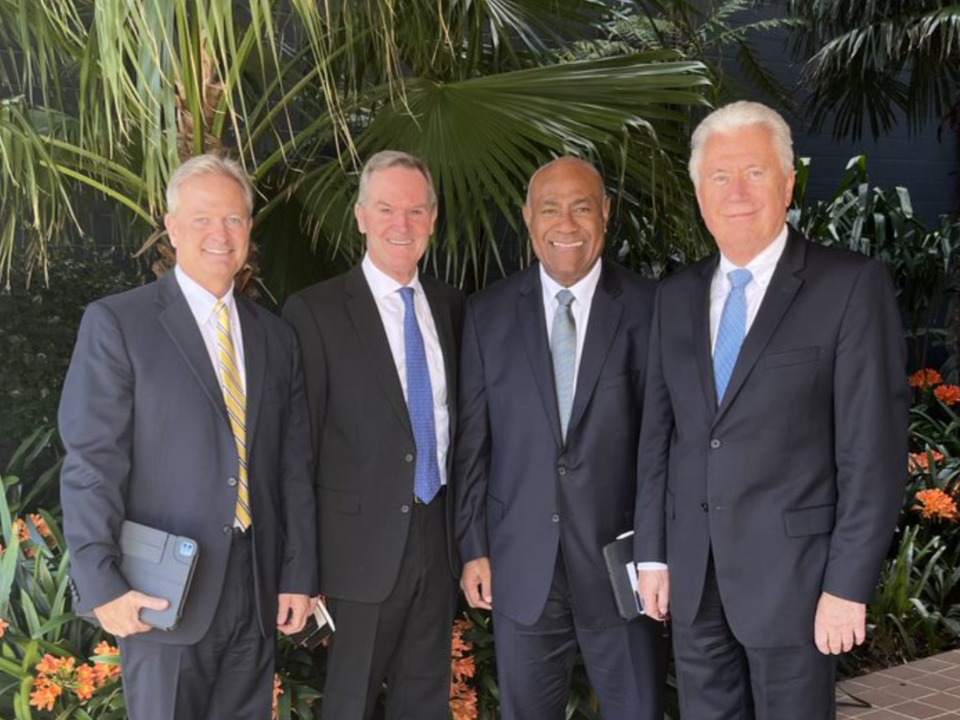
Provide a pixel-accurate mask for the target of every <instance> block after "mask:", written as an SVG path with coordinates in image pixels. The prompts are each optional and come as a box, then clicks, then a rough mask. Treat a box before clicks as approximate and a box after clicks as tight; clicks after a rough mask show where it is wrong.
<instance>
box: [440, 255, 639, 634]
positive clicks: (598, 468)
mask: <svg viewBox="0 0 960 720" xmlns="http://www.w3.org/2000/svg"><path fill="white" fill-rule="evenodd" d="M653 295H654V284H653V283H652V282H651V281H649V280H645V279H643V278H641V277H639V276H638V275H636V274H634V273H632V272H630V271H628V270H626V269H624V268H622V267H619V266H617V265H615V264H614V263H612V262H610V261H607V260H604V261H603V268H602V273H601V277H600V281H599V283H598V285H597V289H596V293H595V295H594V297H593V304H592V307H591V310H590V321H589V323H588V326H587V335H586V338H585V340H584V346H583V353H582V357H581V360H580V366H579V371H578V376H577V387H576V389H575V394H574V400H573V409H572V411H571V417H570V423H569V428H568V431H567V442H566V443H564V442H563V439H562V438H561V434H560V420H559V415H558V411H557V401H556V393H555V389H554V381H553V366H552V362H551V359H550V349H549V345H548V341H547V330H546V321H545V319H544V308H543V294H542V290H541V284H540V267H539V265H538V264H536V263H535V264H534V265H533V266H531V267H530V268H528V269H527V270H525V271H523V272H521V273H519V274H518V275H515V276H513V277H510V278H507V279H505V280H502V281H500V282H498V283H497V284H495V285H493V286H491V287H490V288H488V289H486V290H484V291H482V292H479V293H477V294H476V295H474V296H473V297H471V298H470V299H469V301H468V303H467V319H466V322H465V328H464V340H463V348H462V355H461V357H462V361H461V372H460V428H459V432H458V435H457V452H456V471H455V478H456V481H455V482H456V500H457V516H456V531H457V540H458V544H459V547H460V554H461V557H462V559H463V560H464V561H467V560H472V559H475V558H478V557H489V558H490V561H491V564H492V570H493V596H494V601H493V602H494V607H495V608H496V609H497V612H500V613H503V614H504V615H506V616H508V617H510V618H511V619H513V620H515V621H516V622H519V623H523V624H530V623H532V622H534V621H535V620H536V619H537V618H538V617H539V616H540V613H541V612H542V610H543V607H544V603H545V601H546V598H547V593H548V592H549V589H550V584H551V581H552V579H553V573H554V568H555V564H556V558H557V551H558V548H559V547H561V546H562V548H563V557H564V560H565V563H566V568H567V574H568V577H569V582H570V588H571V591H572V593H573V605H574V607H576V609H577V612H578V621H580V622H582V623H583V624H584V625H585V626H594V627H603V626H608V625H612V624H615V623H620V622H622V620H620V618H619V616H618V615H617V610H616V606H615V603H614V599H613V593H612V591H611V589H610V582H609V579H608V578H607V574H606V570H605V566H604V561H603V557H602V547H603V546H604V545H605V544H607V543H609V542H611V541H612V540H613V539H614V538H615V537H616V536H617V535H618V534H620V533H621V532H623V531H625V530H630V529H631V528H632V527H633V511H634V494H635V489H636V482H635V478H636V448H637V438H638V436H639V433H640V420H641V408H642V404H643V388H644V375H645V370H646V358H647V343H648V336H649V329H650V315H651V312H652V307H653Z"/></svg>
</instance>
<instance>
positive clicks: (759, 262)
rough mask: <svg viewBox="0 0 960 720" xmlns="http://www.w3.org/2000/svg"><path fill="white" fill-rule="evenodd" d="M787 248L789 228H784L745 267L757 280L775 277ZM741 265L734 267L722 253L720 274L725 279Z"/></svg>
mask: <svg viewBox="0 0 960 720" xmlns="http://www.w3.org/2000/svg"><path fill="white" fill-rule="evenodd" d="M786 246H787V226H786V225H784V226H783V230H781V231H780V234H779V235H777V236H776V237H775V238H774V239H773V242H772V243H770V244H769V245H767V247H765V248H764V249H763V250H761V251H760V253H759V254H758V255H757V256H756V257H754V258H753V260H751V261H750V262H748V263H747V264H746V265H745V266H744V267H746V269H747V270H749V271H750V273H751V274H752V275H753V277H754V278H755V279H758V280H759V279H761V278H763V279H769V277H770V276H772V275H773V271H774V270H775V269H776V267H777V263H778V262H780V256H781V255H783V249H784V248H785V247H786ZM739 267H740V266H739V265H734V264H733V263H732V262H730V260H729V259H728V258H727V256H726V255H724V254H723V253H720V268H719V271H720V274H721V275H723V276H724V277H726V276H727V274H728V273H729V272H731V271H732V270H736V269H737V268H739Z"/></svg>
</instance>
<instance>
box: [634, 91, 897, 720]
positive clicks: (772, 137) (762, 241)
mask: <svg viewBox="0 0 960 720" xmlns="http://www.w3.org/2000/svg"><path fill="white" fill-rule="evenodd" d="M690 177H691V179H692V180H693V183H694V187H695V188H696V191H697V200H698V201H699V204H700V211H701V214H702V215H703V219H704V221H705V222H706V225H707V228H708V229H709V230H710V233H711V234H712V235H713V238H714V240H715V241H716V243H717V248H718V250H719V255H714V256H713V257H710V258H708V259H706V260H704V261H702V262H700V263H697V264H696V265H693V266H692V267H689V268H687V269H685V270H684V271H682V272H680V273H677V274H676V275H675V276H672V277H670V278H668V279H667V280H665V281H664V282H663V283H661V285H660V288H659V290H658V296H657V305H656V309H655V311H654V319H653V330H652V335H651V340H650V344H651V347H650V364H649V365H648V370H647V394H646V398H645V403H644V411H643V428H642V431H641V434H640V450H639V461H638V469H637V475H638V488H637V506H636V513H635V531H636V533H635V536H634V553H635V558H636V559H637V560H638V561H640V563H641V565H640V567H641V570H640V573H639V584H640V594H641V597H642V599H643V603H644V608H645V611H646V613H647V614H648V615H650V616H651V617H654V618H657V619H665V618H666V617H667V616H668V614H669V616H670V617H672V618H673V640H674V651H675V656H676V663H677V678H678V684H679V690H680V707H681V713H682V715H683V717H684V718H689V719H690V720H714V719H715V720H733V719H737V720H753V718H757V719H758V720H822V719H824V718H834V717H835V716H836V708H835V702H834V668H835V656H836V655H837V654H839V653H841V652H846V651H848V650H850V649H851V648H852V647H853V646H854V645H858V644H860V643H862V642H863V641H864V635H865V632H866V623H865V614H866V603H867V602H868V601H869V600H870V597H871V595H872V594H873V590H874V585H875V583H876V580H877V575H878V574H879V571H880V567H881V565H882V563H883V560H884V557H885V556H886V552H887V549H888V547H889V544H890V538H891V536H892V533H893V530H894V526H895V524H896V520H897V515H898V512H899V510H900V505H901V502H902V498H903V491H904V484H905V479H906V440H907V413H908V388H907V384H906V381H905V376H904V371H905V358H906V353H905V346H904V339H903V328H902V325H901V322H900V312H899V310H898V308H897V303H896V299H895V297H894V292H893V287H892V284H891V282H890V277H889V274H888V272H887V270H886V268H885V267H884V266H883V265H882V264H881V263H879V262H877V261H874V260H870V259H868V258H865V257H863V256H861V255H856V254H854V253H850V252H845V251H842V250H837V249H833V248H827V247H823V246H821V245H817V244H813V243H811V242H809V241H808V240H806V239H805V238H804V237H802V236H801V235H800V233H798V232H797V231H796V230H794V229H793V228H791V227H790V226H789V225H787V223H786V214H787V208H788V206H789V205H790V201H791V196H792V192H793V185H794V170H793V149H792V141H791V137H790V128H789V127H788V126H787V124H786V122H784V120H783V118H781V117H780V116H779V115H778V114H777V113H776V112H774V111H773V110H771V109H770V108H767V107H765V106H763V105H760V104H758V103H752V102H737V103H733V104H731V105H727V106H725V107H722V108H720V109H719V110H716V111H715V112H713V113H712V114H710V115H709V116H707V118H706V119H705V120H704V121H703V122H702V123H701V124H700V125H699V127H698V128H697V129H696V131H695V132H694V134H693V139H692V142H691V155H690Z"/></svg>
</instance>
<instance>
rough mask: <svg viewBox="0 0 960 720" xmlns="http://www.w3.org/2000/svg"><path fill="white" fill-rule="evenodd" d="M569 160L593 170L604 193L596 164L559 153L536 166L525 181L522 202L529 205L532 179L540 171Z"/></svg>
mask: <svg viewBox="0 0 960 720" xmlns="http://www.w3.org/2000/svg"><path fill="white" fill-rule="evenodd" d="M570 161H573V162H575V163H577V164H579V165H583V166H584V167H586V168H589V169H590V170H591V171H593V174H594V175H596V177H597V182H599V183H600V190H601V192H602V193H603V194H604V195H606V189H605V188H604V185H603V176H602V175H601V174H600V171H599V170H597V168H596V166H595V165H594V164H593V163H591V162H588V161H587V160H584V159H583V158H578V157H576V156H574V155H561V156H560V157H558V158H554V159H553V160H551V161H550V162H548V163H547V164H545V165H541V166H540V167H538V168H537V169H536V170H535V171H534V173H533V175H531V176H530V180H529V182H527V199H526V201H525V202H524V204H525V205H526V206H527V207H530V188H532V187H533V181H534V180H536V179H537V176H538V175H539V174H540V173H542V172H544V171H545V170H548V169H550V168H552V167H553V166H554V165H557V164H559V163H561V162H570Z"/></svg>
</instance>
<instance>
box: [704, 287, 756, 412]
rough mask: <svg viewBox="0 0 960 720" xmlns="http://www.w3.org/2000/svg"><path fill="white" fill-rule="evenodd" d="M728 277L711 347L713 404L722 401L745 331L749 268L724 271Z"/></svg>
mask: <svg viewBox="0 0 960 720" xmlns="http://www.w3.org/2000/svg"><path fill="white" fill-rule="evenodd" d="M727 278H729V280H730V294H729V295H727V301H726V302H725V303H724V304H723V314H722V315H721V316H720V327H719V328H718V330H717V343H716V345H715V346H714V349H713V377H714V380H715V381H716V386H717V404H720V403H721V402H722V401H723V394H724V393H725V392H726V391H727V385H728V384H729V382H730V376H731V375H733V367H734V365H736V364H737V355H739V354H740V346H741V345H743V337H744V335H746V330H747V298H746V294H745V292H744V288H746V286H747V283H749V282H750V281H751V280H752V279H753V275H751V274H750V271H749V270H745V269H743V268H740V269H738V270H731V271H730V272H728V273H727Z"/></svg>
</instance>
